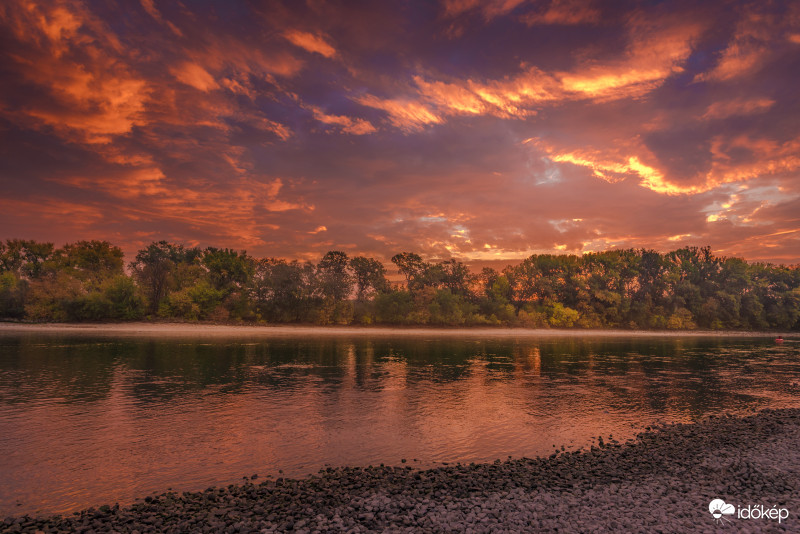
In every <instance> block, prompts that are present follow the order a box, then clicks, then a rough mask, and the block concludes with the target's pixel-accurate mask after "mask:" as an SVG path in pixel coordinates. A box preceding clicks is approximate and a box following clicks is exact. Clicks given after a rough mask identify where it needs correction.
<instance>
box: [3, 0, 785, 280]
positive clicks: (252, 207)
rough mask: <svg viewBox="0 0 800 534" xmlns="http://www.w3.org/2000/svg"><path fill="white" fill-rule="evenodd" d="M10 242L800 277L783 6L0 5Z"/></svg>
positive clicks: (561, 2) (461, 1) (449, 2)
mask: <svg viewBox="0 0 800 534" xmlns="http://www.w3.org/2000/svg"><path fill="white" fill-rule="evenodd" d="M0 24H1V25H2V26H3V32H0V36H1V37H0V44H1V45H2V52H1V53H2V61H0V74H1V75H2V82H0V83H1V84H0V140H1V141H2V147H1V148H0V151H2V152H0V154H2V162H1V163H0V180H2V190H3V194H2V195H1V196H0V238H8V237H25V238H35V239H50V240H55V241H57V242H59V243H62V242H66V241H71V240H77V239H86V238H99V239H109V240H112V241H114V242H116V243H119V244H120V245H122V246H123V248H124V249H125V251H126V253H128V254H129V255H130V254H132V253H134V252H135V250H136V249H137V248H138V247H141V246H143V245H144V244H146V243H148V242H149V241H152V240H157V239H169V240H172V241H180V242H186V243H190V244H198V245H225V246H234V247H239V248H246V249H247V250H248V251H250V252H251V253H253V254H256V255H261V256H284V257H297V258H309V259H311V258H316V257H319V256H320V255H321V254H322V253H324V252H325V251H326V250H328V249H331V248H338V249H344V250H346V251H348V252H349V253H352V254H362V253H363V254H370V255H374V256H377V257H381V258H383V259H387V258H388V257H390V256H391V255H392V254H393V253H396V252H398V251H401V250H416V251H419V252H422V253H424V254H426V255H428V256H431V257H437V258H446V257H451V256H455V257H458V258H461V259H465V260H472V261H475V262H477V263H480V264H487V265H488V264H491V265H497V262H503V261H512V260H516V259H519V258H522V257H525V256H527V255H529V254H531V253H534V252H539V253H541V252H559V251H563V252H573V253H574V252H580V251H593V250H604V249H608V248H612V247H646V248H657V249H661V250H667V249H673V248H676V247H678V246H684V245H705V244H710V245H711V246H712V247H714V248H715V249H718V250H719V251H721V253H724V254H729V255H740V256H744V257H746V258H748V259H753V260H761V259H763V260H775V261H782V262H792V263H796V262H798V261H800V241H799V240H800V235H798V234H800V223H798V218H797V215H796V214H797V213H798V211H797V209H798V208H797V202H798V199H800V182H798V180H797V178H798V169H800V121H798V120H797V119H798V114H799V113H800V109H798V106H799V104H798V100H797V98H796V94H795V92H796V87H797V86H798V84H799V83H800V74H798V72H800V68H799V67H800V65H798V63H800V10H798V9H797V8H796V7H795V6H793V4H792V3H789V2H775V3H770V4H764V5H763V6H762V5H754V4H750V3H733V4H731V3H729V2H704V3H702V4H701V5H699V6H696V5H694V4H692V3H689V2H682V1H670V2H661V3H654V4H652V5H649V4H641V3H624V2H615V3H613V4H610V3H607V2H593V1H577V0H548V1H536V2H533V1H523V0H521V1H519V2H517V1H508V0H503V1H498V2H474V1H471V0H446V1H444V2H442V3H440V4H435V3H430V2H419V3H391V2H341V3H337V2H316V1H311V0H309V1H308V2H305V3H301V2H285V3H282V2H267V3H247V2H235V3H230V2H205V3H197V2H192V3H174V2H161V1H159V0H141V1H139V2H129V3H128V5H126V8H125V9H119V8H117V7H113V6H112V5H111V4H109V3H106V2H101V1H88V2H80V1H78V0H59V1H55V2H44V1H38V2H37V1H33V0H10V1H9V2H6V3H5V4H4V5H3V7H0Z"/></svg>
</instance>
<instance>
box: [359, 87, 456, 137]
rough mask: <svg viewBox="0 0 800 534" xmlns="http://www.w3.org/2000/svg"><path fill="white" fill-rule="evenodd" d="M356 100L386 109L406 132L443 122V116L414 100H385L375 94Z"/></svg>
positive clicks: (394, 121) (394, 123)
mask: <svg viewBox="0 0 800 534" xmlns="http://www.w3.org/2000/svg"><path fill="white" fill-rule="evenodd" d="M355 101H356V102H358V103H359V104H361V105H362V106H367V107H371V108H376V109H382V110H383V111H386V112H387V113H388V114H389V120H390V121H391V122H392V124H393V125H394V126H396V127H397V128H400V129H401V130H404V131H406V132H413V131H416V130H419V129H421V128H423V127H425V126H427V125H429V124H440V123H441V122H443V119H442V118H441V117H439V116H438V115H436V114H435V113H433V112H432V111H431V110H430V109H428V108H427V107H426V106H425V105H423V104H420V103H418V102H414V101H404V100H393V99H385V100H384V99H380V98H378V97H376V96H373V95H365V96H362V97H360V98H356V99H355Z"/></svg>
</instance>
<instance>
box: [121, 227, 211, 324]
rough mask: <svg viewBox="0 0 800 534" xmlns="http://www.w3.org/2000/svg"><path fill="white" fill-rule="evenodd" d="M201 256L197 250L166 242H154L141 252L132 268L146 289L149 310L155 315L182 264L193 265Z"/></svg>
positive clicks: (140, 283) (132, 263) (131, 265)
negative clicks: (177, 268) (176, 270)
mask: <svg viewBox="0 0 800 534" xmlns="http://www.w3.org/2000/svg"><path fill="white" fill-rule="evenodd" d="M199 256H200V251H199V250H198V249H196V248H191V249H186V248H184V247H183V245H173V244H171V243H167V242H166V241H158V242H153V243H151V244H150V245H148V246H147V248H145V249H142V250H140V251H139V252H138V253H137V254H136V258H135V259H134V261H132V262H131V264H130V267H131V271H133V275H134V277H135V278H136V280H137V281H138V282H139V285H140V287H142V288H143V289H144V292H145V295H146V296H147V300H148V310H149V311H150V313H152V314H155V313H157V312H158V308H159V306H160V305H161V303H162V301H163V300H164V298H166V297H167V295H168V294H169V289H170V282H171V281H172V280H171V279H172V277H173V275H174V273H175V269H176V267H177V265H178V264H180V263H192V262H193V261H194V260H195V259H196V258H198V257H199Z"/></svg>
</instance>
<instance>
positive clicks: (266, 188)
mask: <svg viewBox="0 0 800 534" xmlns="http://www.w3.org/2000/svg"><path fill="white" fill-rule="evenodd" d="M52 181H56V182H59V183H61V184H64V185H69V186H71V187H75V188H77V189H81V190H90V191H102V192H104V193H105V194H107V195H109V196H110V197H112V198H116V199H118V200H119V201H120V202H117V203H115V208H114V210H115V211H117V212H118V214H119V215H121V216H124V217H125V218H127V219H129V220H134V221H142V222H144V221H173V222H179V223H182V224H186V225H190V226H191V227H192V228H195V229H198V230H199V229H202V230H203V231H204V232H207V233H209V234H211V235H216V236H220V237H224V238H226V239H229V240H230V241H232V242H235V243H238V244H241V245H246V246H254V245H262V244H264V243H265V241H264V239H263V233H264V231H267V230H277V229H278V228H279V226H278V225H276V224H274V223H272V222H267V220H265V219H266V217H265V213H282V212H287V211H292V210H300V211H311V210H313V209H314V207H313V206H312V205H310V204H307V203H305V202H303V201H294V202H292V201H288V200H284V199H282V198H280V193H281V190H282V188H283V185H284V183H283V180H281V179H280V178H275V179H272V180H270V181H267V182H264V181H261V180H256V179H254V178H250V177H248V176H239V177H238V178H237V179H234V180H229V181H228V182H226V183H225V184H224V187H222V188H220V187H219V184H214V183H212V182H209V181H206V180H200V179H196V180H193V181H191V182H190V183H188V184H186V185H184V184H180V183H176V182H175V181H173V180H170V179H169V178H168V177H167V176H165V175H164V173H163V172H162V171H161V170H160V169H159V168H157V167H143V168H133V169H127V170H120V171H119V172H118V174H117V175H116V176H114V177H95V178H87V177H84V176H76V177H70V178H63V179H53V180H52Z"/></svg>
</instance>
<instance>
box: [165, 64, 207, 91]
mask: <svg viewBox="0 0 800 534" xmlns="http://www.w3.org/2000/svg"><path fill="white" fill-rule="evenodd" d="M170 72H171V73H172V75H173V76H175V78H176V79H177V80H178V81H180V82H182V83H185V84H186V85H190V86H192V87H194V88H195V89H197V90H198V91H204V92H208V91H210V90H212V89H218V88H219V84H218V83H217V82H216V81H215V80H214V77H213V76H211V75H210V74H209V73H208V71H206V70H205V69H204V68H203V67H201V66H200V65H198V64H196V63H190V62H186V63H182V64H181V65H178V66H176V67H173V68H172V69H170Z"/></svg>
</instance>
